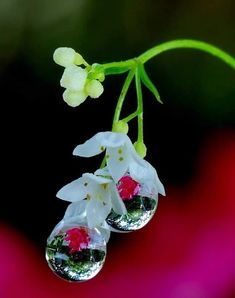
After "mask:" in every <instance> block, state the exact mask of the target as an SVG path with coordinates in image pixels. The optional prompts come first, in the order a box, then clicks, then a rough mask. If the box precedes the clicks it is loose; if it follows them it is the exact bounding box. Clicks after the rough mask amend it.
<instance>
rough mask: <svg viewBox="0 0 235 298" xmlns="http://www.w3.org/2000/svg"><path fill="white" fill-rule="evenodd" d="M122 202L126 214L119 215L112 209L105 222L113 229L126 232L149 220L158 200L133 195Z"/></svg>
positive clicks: (140, 226)
mask: <svg viewBox="0 0 235 298" xmlns="http://www.w3.org/2000/svg"><path fill="white" fill-rule="evenodd" d="M123 202H124V204H125V206H126V209H127V214H124V215H119V214H117V213H115V212H114V211H113V210H112V211H111V213H110V214H109V215H108V217H107V219H106V222H107V223H108V225H110V226H111V227H112V228H113V229H114V230H117V231H123V232H128V231H135V230H139V229H141V228H142V227H144V226H145V225H146V224H147V223H148V222H149V221H150V219H151V218H152V217H153V215H154V213H155V211H156V209H157V202H158V201H157V200H156V199H152V198H148V197H142V196H134V197H133V198H132V199H130V200H124V201H123Z"/></svg>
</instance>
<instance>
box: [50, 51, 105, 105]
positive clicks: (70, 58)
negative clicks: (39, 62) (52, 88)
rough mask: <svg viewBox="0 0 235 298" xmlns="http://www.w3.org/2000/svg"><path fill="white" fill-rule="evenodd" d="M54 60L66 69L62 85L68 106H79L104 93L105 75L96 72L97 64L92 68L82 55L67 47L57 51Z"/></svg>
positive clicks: (61, 81)
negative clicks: (87, 99) (89, 98)
mask: <svg viewBox="0 0 235 298" xmlns="http://www.w3.org/2000/svg"><path fill="white" fill-rule="evenodd" d="M53 58H54V61H55V62H56V63H57V64H59V65H61V66H63V67H65V69H64V73H63V75H62V78H61V80H60V85H61V86H62V87H64V88H65V91H64V93H63V99H64V101H65V102H66V103H67V104H68V105H70V106H72V107H76V106H79V105H80V104H81V103H83V102H84V101H85V100H86V98H87V97H88V96H90V97H92V98H98V97H99V96H100V95H101V94H102V93H103V91H104V88H103V86H102V84H101V82H102V81H103V80H104V75H103V74H102V73H97V74H96V73H95V72H94V66H95V64H93V65H91V66H90V65H89V64H88V63H87V62H86V61H85V60H84V59H83V57H82V56H81V55H80V54H78V53H76V52H75V51H74V50H73V49H72V48H66V47H61V48H58V49H56V50H55V52H54V55H53ZM81 65H83V66H84V67H81Z"/></svg>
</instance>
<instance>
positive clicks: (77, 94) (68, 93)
mask: <svg viewBox="0 0 235 298" xmlns="http://www.w3.org/2000/svg"><path fill="white" fill-rule="evenodd" d="M86 98H87V94H86V93H85V92H84V91H72V90H68V89H66V90H65V91H64V93H63V99H64V101H65V102H66V103H67V104H68V105H69V106H71V107H77V106H79V105H80V104H81V103H83V102H84V101H85V100H86Z"/></svg>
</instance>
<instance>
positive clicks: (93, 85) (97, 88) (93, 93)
mask: <svg viewBox="0 0 235 298" xmlns="http://www.w3.org/2000/svg"><path fill="white" fill-rule="evenodd" d="M85 89H86V92H87V93H88V95H89V96H90V97H92V98H98V97H99V96H100V95H101V94H102V93H103V91H104V87H103V86H102V84H101V83H100V82H99V81H97V80H90V81H88V82H87V83H86V86H85Z"/></svg>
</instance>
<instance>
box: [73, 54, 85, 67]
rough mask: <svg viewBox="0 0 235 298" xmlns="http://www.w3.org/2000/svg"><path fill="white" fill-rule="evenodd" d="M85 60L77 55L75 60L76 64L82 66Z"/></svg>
mask: <svg viewBox="0 0 235 298" xmlns="http://www.w3.org/2000/svg"><path fill="white" fill-rule="evenodd" d="M84 63H85V60H84V59H83V57H82V55H80V54H78V53H75V59H74V64H76V65H81V64H84Z"/></svg>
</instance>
